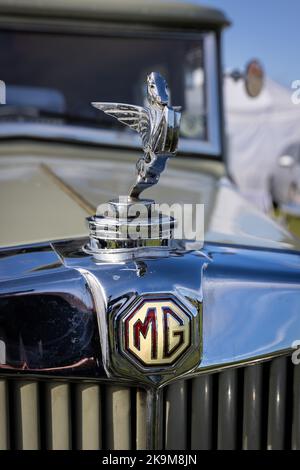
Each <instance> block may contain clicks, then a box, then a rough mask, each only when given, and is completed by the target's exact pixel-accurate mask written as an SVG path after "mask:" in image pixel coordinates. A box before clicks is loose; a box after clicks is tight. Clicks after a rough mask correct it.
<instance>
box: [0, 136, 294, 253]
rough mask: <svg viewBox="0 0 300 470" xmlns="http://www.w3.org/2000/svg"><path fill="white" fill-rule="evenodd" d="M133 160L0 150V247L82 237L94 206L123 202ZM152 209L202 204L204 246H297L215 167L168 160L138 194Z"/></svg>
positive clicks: (66, 151) (73, 151) (65, 149)
mask: <svg viewBox="0 0 300 470" xmlns="http://www.w3.org/2000/svg"><path fill="white" fill-rule="evenodd" d="M138 157H139V154H138V152H134V151H122V150H112V149H105V148H103V149H99V148H98V149H95V148H89V147H84V146H82V147H79V146H75V145H74V146H72V145H59V144H46V143H45V144H41V143H28V142H26V143H25V142H19V143H16V142H14V143H11V144H2V145H1V146H0V221H1V225H0V246H2V247H3V246H13V245H21V244H28V243H36V242H41V241H45V240H58V239H66V238H77V237H81V236H86V235H87V228H86V226H85V218H86V217H87V216H89V215H90V214H91V213H92V212H94V211H95V210H96V208H97V205H98V204H100V203H103V202H107V200H109V199H111V198H115V197H117V196H118V195H126V194H127V193H128V189H129V188H130V186H131V184H132V182H133V181H134V177H135V162H136V161H137V159H138ZM144 195H145V197H150V198H151V197H152V198H154V199H155V200H156V201H157V202H167V203H174V202H180V203H201V204H204V210H205V241H210V242H219V243H226V244H238V245H244V246H256V247H269V248H275V249H282V248H283V249H297V250H298V249H299V248H300V241H299V240H298V239H296V238H294V237H293V236H292V235H291V234H290V233H289V232H287V231H286V230H285V229H283V228H282V227H281V226H279V225H278V224H276V223H275V222H274V221H273V220H271V219H270V218H269V217H267V216H265V215H264V214H263V213H261V212H259V211H258V210H257V209H255V208H254V207H253V206H252V205H251V204H249V203H248V202H247V201H246V200H244V199H243V198H242V197H241V196H240V195H239V194H238V192H237V190H236V188H235V187H234V186H233V185H232V184H231V183H230V182H229V180H228V179H227V178H225V170H224V166H223V165H222V164H221V163H219V162H217V161H205V160H202V159H200V158H198V159H196V158H194V159H191V158H188V157H185V156H182V157H180V156H179V157H178V158H176V159H173V160H172V161H170V163H169V164H168V169H167V171H165V173H164V174H163V175H162V177H161V179H160V182H159V184H158V185H157V186H156V187H154V188H152V189H151V190H149V191H147V192H145V193H144Z"/></svg>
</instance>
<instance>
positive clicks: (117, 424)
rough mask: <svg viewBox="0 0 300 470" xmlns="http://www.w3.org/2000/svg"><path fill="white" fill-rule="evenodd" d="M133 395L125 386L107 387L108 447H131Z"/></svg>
mask: <svg viewBox="0 0 300 470" xmlns="http://www.w3.org/2000/svg"><path fill="white" fill-rule="evenodd" d="M130 405H131V397H130V389H129V388H125V387H115V386H108V387H106V415H105V428H106V448H107V449H111V450H130V448H131V406H130Z"/></svg>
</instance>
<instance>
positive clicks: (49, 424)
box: [45, 382, 72, 450]
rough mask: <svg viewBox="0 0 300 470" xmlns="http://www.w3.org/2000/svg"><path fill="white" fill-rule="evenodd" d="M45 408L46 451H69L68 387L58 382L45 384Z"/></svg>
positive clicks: (69, 412) (69, 407) (69, 413)
mask: <svg viewBox="0 0 300 470" xmlns="http://www.w3.org/2000/svg"><path fill="white" fill-rule="evenodd" d="M45 406H46V410H45V411H46V413H45V414H46V423H45V426H46V430H45V431H46V447H47V449H49V450H69V449H71V442H72V440H71V437H72V436H71V403H70V385H69V384H66V383H60V382H47V383H46V390H45Z"/></svg>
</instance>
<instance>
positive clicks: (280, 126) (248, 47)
mask: <svg viewBox="0 0 300 470" xmlns="http://www.w3.org/2000/svg"><path fill="white" fill-rule="evenodd" d="M209 3H210V5H212V6H215V7H217V8H221V9H222V10H224V11H225V12H226V14H227V15H228V17H229V18H230V20H231V21H232V25H231V27H230V28H227V29H226V30H225V32H224V42H223V65H224V69H225V71H226V72H227V73H226V76H225V79H224V97H225V113H226V132H227V147H228V164H229V169H230V172H231V174H232V176H233V177H234V179H235V180H236V182H237V184H238V185H239V187H240V190H241V191H242V193H243V194H244V195H245V196H246V197H247V198H248V199H250V200H251V201H252V202H253V203H254V204H255V205H256V206H258V207H259V208H260V209H262V210H264V211H265V212H272V211H274V214H275V216H277V217H278V218H281V219H284V221H285V222H286V223H287V224H288V225H289V226H290V228H291V229H293V231H294V232H296V233H297V234H300V227H299V226H298V223H297V220H296V219H297V217H299V215H300V211H299V203H300V197H299V194H300V191H299V183H300V169H299V168H300V167H299V164H300V103H299V101H300V100H299V99H298V96H299V94H298V95H297V89H299V86H300V82H299V83H297V80H300V64H299V61H298V48H299V43H300V29H299V15H300V2H299V1H298V0H251V2H241V1H238V0H210V2H209ZM253 58H255V59H258V60H259V61H260V63H261V65H262V67H263V69H264V73H265V77H264V87H263V89H262V91H261V93H260V94H259V96H257V97H256V98H250V97H248V96H247V94H246V93H245V90H244V87H243V85H242V83H241V81H235V80H234V79H233V78H232V77H230V72H232V71H234V70H239V71H243V70H244V69H245V64H246V63H247V62H248V61H249V60H250V59H253Z"/></svg>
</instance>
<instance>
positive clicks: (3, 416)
mask: <svg viewBox="0 0 300 470" xmlns="http://www.w3.org/2000/svg"><path fill="white" fill-rule="evenodd" d="M8 415H9V412H8V392H7V381H6V380H0V450H8V449H9V420H8Z"/></svg>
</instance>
